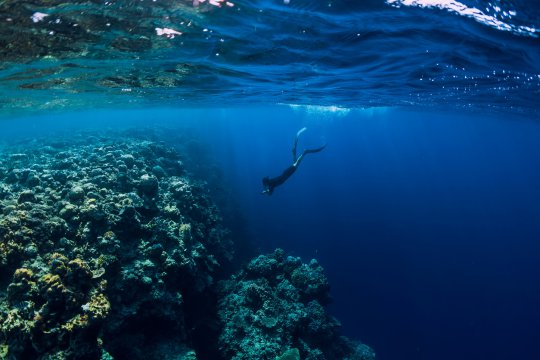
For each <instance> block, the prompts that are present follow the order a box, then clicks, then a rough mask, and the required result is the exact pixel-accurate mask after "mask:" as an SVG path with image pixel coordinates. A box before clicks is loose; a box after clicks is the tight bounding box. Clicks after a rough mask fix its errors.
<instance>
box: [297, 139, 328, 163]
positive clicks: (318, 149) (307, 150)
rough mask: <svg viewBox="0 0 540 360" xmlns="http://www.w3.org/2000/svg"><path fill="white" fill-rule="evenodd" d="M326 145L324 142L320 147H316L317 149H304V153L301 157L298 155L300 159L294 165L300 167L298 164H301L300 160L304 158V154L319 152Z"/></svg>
mask: <svg viewBox="0 0 540 360" xmlns="http://www.w3.org/2000/svg"><path fill="white" fill-rule="evenodd" d="M325 147H326V144H324V145H323V146H321V147H319V148H316V149H306V150H304V152H303V153H302V155H300V157H298V159H297V160H296V161H295V162H294V164H293V165H294V166H295V167H298V165H300V162H301V161H302V159H303V158H304V156H305V155H306V154H314V153H318V152H319V151H322V150H323V149H324V148H325Z"/></svg>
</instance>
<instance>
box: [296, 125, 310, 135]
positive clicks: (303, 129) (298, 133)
mask: <svg viewBox="0 0 540 360" xmlns="http://www.w3.org/2000/svg"><path fill="white" fill-rule="evenodd" d="M306 130H307V127H303V128H301V129H300V130H298V132H297V133H296V137H299V136H300V135H301V134H302V133H303V132H304V131H306Z"/></svg>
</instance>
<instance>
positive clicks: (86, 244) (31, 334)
mask: <svg viewBox="0 0 540 360" xmlns="http://www.w3.org/2000/svg"><path fill="white" fill-rule="evenodd" d="M11 150H13V152H12V153H10V154H6V155H5V156H2V160H0V209H2V210H1V211H2V214H1V217H0V274H2V276H1V277H0V285H1V288H2V289H5V291H4V292H0V345H1V346H2V347H1V351H2V353H5V355H4V356H3V357H2V358H5V359H53V358H54V359H64V358H65V359H99V358H101V357H102V356H112V357H114V358H115V359H116V358H117V359H124V358H125V359H128V358H129V359H142V358H145V359H168V358H171V357H170V354H171V353H175V354H176V355H175V357H174V359H182V358H186V359H188V358H193V356H194V355H193V352H192V349H191V348H190V346H189V344H190V339H189V337H190V335H189V334H188V331H187V328H188V325H187V324H186V320H185V313H186V311H187V310H189V309H186V299H187V298H189V301H191V302H195V301H196V300H192V299H197V297H199V296H200V297H203V296H204V293H205V291H208V289H209V287H210V286H211V285H212V284H213V282H214V278H213V277H214V276H215V272H216V270H217V269H218V268H219V266H220V264H222V263H226V262H228V261H229V259H231V256H232V244H231V242H230V239H229V236H228V233H227V231H226V230H225V228H224V227H223V226H222V224H221V216H220V215H219V212H218V210H217V208H216V206H215V205H214V203H213V202H212V201H211V199H210V198H209V197H208V195H207V192H206V190H205V188H204V186H203V184H201V183H197V181H195V180H193V179H192V178H190V177H189V176H188V174H187V172H186V170H185V168H184V165H183V161H182V157H181V155H180V154H179V153H178V152H177V151H175V150H173V149H172V148H170V147H167V146H164V145H163V144H159V143H156V142H152V141H148V140H143V139H136V138H128V137H121V136H116V137H102V136H89V135H88V134H86V135H85V136H80V137H75V138H74V139H72V140H70V141H69V142H68V141H65V140H56V141H53V142H50V143H49V144H40V145H36V146H35V147H33V148H32V147H28V146H27V147H26V148H25V149H21V151H20V152H19V151H18V150H16V149H15V148H14V149H11ZM23 151H24V152H23ZM0 291H2V290H0ZM133 344H138V346H137V347H134V346H133ZM105 349H107V351H105ZM181 354H185V357H182V356H181ZM171 359H172V358H171Z"/></svg>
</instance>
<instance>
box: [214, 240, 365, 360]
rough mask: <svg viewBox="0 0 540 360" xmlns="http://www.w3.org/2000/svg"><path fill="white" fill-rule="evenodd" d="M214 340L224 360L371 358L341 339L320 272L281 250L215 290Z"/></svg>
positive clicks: (314, 265) (357, 345)
mask: <svg viewBox="0 0 540 360" xmlns="http://www.w3.org/2000/svg"><path fill="white" fill-rule="evenodd" d="M219 298H220V300H219V305H218V314H219V317H220V320H221V322H222V326H223V331H222V332H221V335H220V337H219V344H220V347H219V348H220V349H221V352H222V356H223V357H224V358H226V359H232V360H243V359H246V360H247V359H261V360H263V359H264V360H296V359H307V360H315V359H317V360H338V359H339V360H343V359H351V360H352V359H355V360H372V359H374V358H375V354H374V352H373V351H372V350H371V349H370V348H369V347H368V346H366V345H364V344H360V343H354V342H352V341H350V340H348V339H347V338H345V337H343V336H341V335H340V332H339V329H340V324H339V322H338V321H337V320H336V319H335V318H334V317H332V316H330V315H329V314H328V313H327V312H326V310H325V308H324V304H326V303H327V302H328V300H329V286H328V281H327V279H326V276H325V275H324V273H323V269H322V267H321V266H320V265H319V264H318V263H317V262H316V261H314V260H312V261H311V262H310V263H309V264H304V263H302V262H301V260H300V259H299V258H294V257H285V256H284V252H283V250H281V249H277V250H276V251H275V252H274V253H273V254H271V255H260V256H259V257H257V258H255V259H253V260H252V261H251V262H250V263H249V264H248V265H247V266H246V267H245V268H244V269H243V270H241V271H240V272H239V273H238V274H236V275H234V276H233V277H232V278H231V279H230V280H227V281H222V282H220V284H219Z"/></svg>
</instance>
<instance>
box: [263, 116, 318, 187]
mask: <svg viewBox="0 0 540 360" xmlns="http://www.w3.org/2000/svg"><path fill="white" fill-rule="evenodd" d="M306 129H307V128H305V127H304V128H302V129H300V130H298V132H297V133H296V139H295V140H294V146H293V148H292V153H293V163H292V165H291V166H289V167H288V168H286V169H285V170H283V172H282V173H281V175H279V176H276V177H274V178H269V177H268V176H266V177H264V178H263V179H262V183H263V186H264V190H263V191H262V194H267V195H272V193H273V192H274V189H275V188H276V187H277V186H279V185H281V184H283V183H284V182H285V181H287V179H288V178H290V177H291V175H292V174H294V172H295V171H296V169H297V168H298V166H299V165H300V162H301V161H302V159H303V158H304V156H306V155H307V154H313V153H318V152H319V151H322V150H323V149H324V148H325V147H326V144H324V145H323V146H321V147H319V148H316V149H305V150H304V151H303V152H302V154H301V155H300V156H299V157H296V146H297V145H298V138H299V137H300V135H301V134H302V133H303V132H304V131H306Z"/></svg>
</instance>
